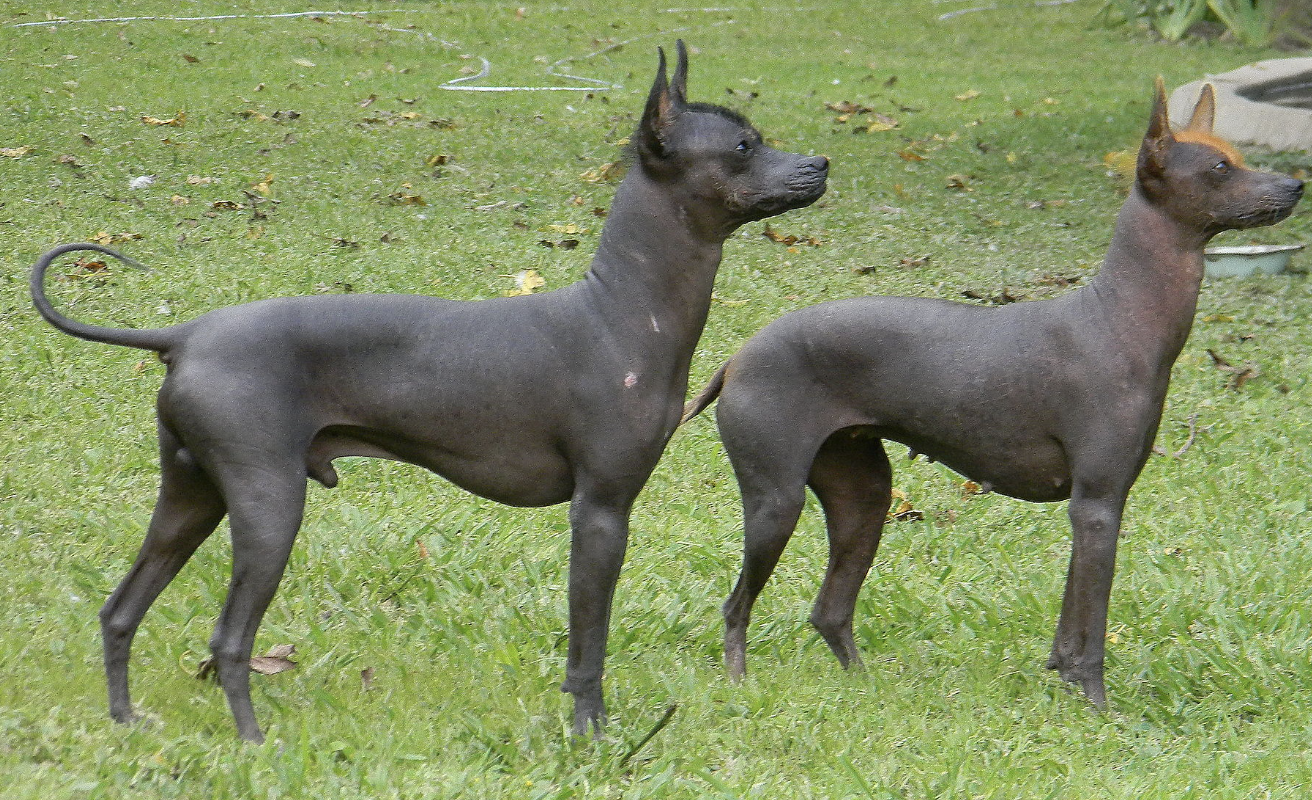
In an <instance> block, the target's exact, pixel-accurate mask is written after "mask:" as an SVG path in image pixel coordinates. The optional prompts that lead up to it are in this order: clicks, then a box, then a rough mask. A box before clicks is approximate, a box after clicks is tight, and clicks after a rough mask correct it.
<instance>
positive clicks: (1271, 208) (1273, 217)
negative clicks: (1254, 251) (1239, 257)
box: [1235, 179, 1303, 229]
mask: <svg viewBox="0 0 1312 800" xmlns="http://www.w3.org/2000/svg"><path fill="white" fill-rule="evenodd" d="M1302 197H1303V183H1302V181H1295V180H1292V179H1290V180H1289V181H1288V182H1287V184H1286V185H1282V186H1278V188H1277V189H1276V190H1275V191H1273V192H1271V193H1269V194H1267V195H1264V196H1263V197H1262V203H1261V204H1260V205H1259V206H1258V207H1257V208H1256V209H1254V210H1252V211H1249V212H1247V213H1245V214H1240V215H1238V216H1237V217H1236V218H1235V227H1237V228H1240V229H1242V228H1260V227H1262V226H1263V225H1274V224H1275V223H1277V222H1279V221H1281V220H1282V219H1284V218H1285V217H1288V216H1289V215H1290V214H1292V213H1294V206H1296V205H1298V201H1299V200H1300V199H1301V198H1302Z"/></svg>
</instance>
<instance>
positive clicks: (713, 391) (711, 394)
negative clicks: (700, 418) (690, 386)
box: [679, 361, 730, 425]
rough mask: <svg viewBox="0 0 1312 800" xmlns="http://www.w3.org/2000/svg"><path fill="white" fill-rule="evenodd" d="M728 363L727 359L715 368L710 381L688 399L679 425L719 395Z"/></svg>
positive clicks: (695, 414) (703, 409)
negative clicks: (694, 395) (722, 364)
mask: <svg viewBox="0 0 1312 800" xmlns="http://www.w3.org/2000/svg"><path fill="white" fill-rule="evenodd" d="M729 363H730V362H728V361H726V362H724V366H722V367H720V368H719V369H717V370H716V371H715V374H714V375H712V376H711V381H710V383H708V384H706V388H705V389H702V390H701V391H700V392H698V393H697V396H696V397H694V398H693V399H692V400H690V401H688V404H687V405H686V406H684V407H683V418H682V419H680V420H679V424H680V425H682V424H683V423H685V422H687V421H688V420H690V419H692V418H693V417H695V416H697V415H698V414H700V413H702V412H703V411H705V410H706V407H707V406H709V405H710V404H711V403H714V402H715V398H717V397H719V396H720V390H721V389H723V388H724V373H725V372H726V371H728V369H729Z"/></svg>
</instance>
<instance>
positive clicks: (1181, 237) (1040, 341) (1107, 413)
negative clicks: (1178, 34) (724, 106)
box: [684, 79, 1303, 707]
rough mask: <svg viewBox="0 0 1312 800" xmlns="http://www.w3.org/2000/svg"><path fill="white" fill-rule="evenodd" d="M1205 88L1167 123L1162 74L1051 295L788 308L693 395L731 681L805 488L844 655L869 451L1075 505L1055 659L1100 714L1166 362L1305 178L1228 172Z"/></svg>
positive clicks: (886, 496)
mask: <svg viewBox="0 0 1312 800" xmlns="http://www.w3.org/2000/svg"><path fill="white" fill-rule="evenodd" d="M1213 103H1214V101H1213V94H1212V90H1211V87H1210V86H1208V87H1207V88H1206V89H1204V91H1203V93H1202V96H1201V98H1200V99H1199V101H1198V105H1197V107H1196V108H1195V109H1194V114H1193V119H1192V120H1191V121H1190V122H1189V124H1188V126H1187V127H1186V128H1185V129H1184V130H1183V131H1181V132H1179V133H1174V134H1173V133H1172V132H1171V129H1170V127H1169V126H1168V124H1167V118H1166V97H1165V93H1164V90H1163V87H1162V84H1161V80H1160V79H1159V80H1158V84H1157V94H1156V102H1155V104H1154V106H1153V111H1152V119H1151V121H1150V123H1149V126H1148V132H1147V135H1146V136H1145V137H1144V140H1143V147H1142V149H1141V150H1140V152H1139V160H1138V166H1137V170H1136V180H1135V183H1134V187H1133V189H1132V190H1131V191H1130V196H1129V198H1128V199H1127V200H1126V201H1125V205H1124V206H1123V207H1122V208H1121V212H1120V216H1119V217H1118V218H1117V221H1116V229H1115V234H1114V235H1113V237H1112V242H1111V247H1110V248H1109V249H1108V251H1107V257H1106V259H1105V260H1104V261H1103V265H1102V269H1101V271H1100V272H1099V273H1098V275H1097V276H1096V277H1095V278H1093V280H1091V281H1090V282H1089V284H1088V285H1087V286H1085V287H1083V288H1081V289H1079V290H1077V291H1073V292H1070V293H1069V294H1066V295H1064V296H1062V297H1059V298H1055V299H1052V300H1043V301H1037V302H1030V303H1015V304H1012V305H1007V306H1004V307H1001V308H985V307H980V306H971V305H965V304H961V303H952V302H947V301H941V300H929V299H913V298H901V297H870V298H856V299H849V300H838V301H834V302H829V303H821V304H820V305H816V306H812V307H810V308H805V309H802V310H800V311H795V312H793V313H791V314H787V315H785V316H783V317H782V318H780V319H779V320H777V321H775V322H774V323H772V324H770V325H769V326H767V327H766V328H765V329H764V330H762V331H761V332H760V333H758V334H756V336H754V337H752V339H751V340H749V341H748V342H747V344H746V345H744V346H743V348H742V350H741V351H739V352H738V353H737V354H736V355H734V356H733V358H732V359H730V360H729V362H728V363H727V364H725V365H724V366H723V367H721V369H720V370H719V372H717V373H716V374H715V377H714V378H712V380H711V382H710V385H709V386H707V387H706V389H705V390H704V391H703V392H702V393H701V394H700V395H699V396H698V397H697V398H696V399H695V400H694V401H693V402H692V403H690V404H689V406H688V408H687V410H686V412H685V416H684V418H685V420H686V419H690V418H691V417H692V416H694V415H696V414H697V413H698V412H700V411H701V410H702V409H704V408H705V407H706V406H707V405H709V404H710V403H711V402H712V401H713V400H714V399H715V398H716V396H717V395H718V396H719V399H720V402H719V408H718V411H717V420H718V423H719V428H720V435H721V436H722V438H723V440H724V446H725V449H726V450H727V451H728V454H729V459H730V461H731V462H732V463H733V468H734V472H735V474H736V475H737V478H738V484H739V488H740V489H741V491H742V497H743V506H744V516H745V525H746V545H745V552H744V558H743V570H742V574H741V576H740V577H739V579H738V584H737V586H736V587H735V588H734V591H733V594H732V595H731V596H730V597H729V600H728V601H727V602H726V603H725V605H724V616H725V620H726V623H727V630H726V633H725V661H726V663H727V665H728V668H729V671H730V673H731V674H733V675H734V676H741V675H742V674H743V673H744V671H745V669H746V653H745V651H746V641H747V623H748V618H749V616H750V614H751V609H752V604H753V603H754V602H755V600H756V597H757V595H758V594H759V593H760V591H761V589H762V587H763V586H764V585H765V582H766V580H767V579H768V578H769V577H770V573H771V571H772V570H773V569H774V567H775V564H776V563H777V562H778V560H779V556H780V554H781V553H782V552H783V549H784V546H785V544H786V543H787V542H788V538H789V536H791V535H792V532H793V529H794V527H795V526H796V524H797V519H798V515H799V514H800V512H801V509H802V501H803V496H804V494H805V488H806V487H807V486H810V487H811V489H812V490H813V491H814V492H815V494H816V496H817V497H818V498H819V500H820V503H821V506H822V507H823V509H824V513H825V520H826V524H827V527H828V532H829V548H830V555H829V568H828V571H827V572H826V574H825V579H824V583H823V585H822V586H821V587H820V592H819V595H818V597H817V598H816V601H815V607H814V610H813V612H812V614H811V622H812V624H814V625H815V627H816V628H818V629H819V631H820V633H821V634H822V635H823V636H824V638H825V640H826V641H827V642H828V643H829V646H830V648H831V649H832V650H833V651H834V653H835V654H836V655H837V656H838V660H839V661H840V662H841V663H842V664H843V665H844V666H846V665H848V664H859V663H860V659H859V657H858V656H857V650H856V644H855V643H854V641H853V639H852V613H853V609H854V606H855V604H856V597H857V593H858V591H859V590H860V587H861V583H862V581H863V580H864V579H865V576H866V572H867V571H868V570H869V569H870V565H871V562H872V561H873V559H874V556H875V549H876V547H878V545H879V536H880V531H881V529H882V528H883V524H884V517H885V514H886V512H887V511H888V508H889V504H890V492H891V489H892V473H891V470H890V467H889V462H888V457H887V456H886V455H885V453H884V444H883V441H882V440H884V439H889V440H892V441H895V442H900V443H902V444H905V445H907V446H908V447H910V448H911V450H912V452H913V454H914V453H917V452H918V453H923V454H925V455H926V456H928V457H929V458H931V459H936V460H939V461H942V462H943V463H944V464H947V465H948V466H949V467H951V468H953V469H954V470H956V471H958V472H960V473H961V474H963V475H965V476H967V477H970V478H972V479H974V480H975V481H977V482H979V483H980V484H981V485H982V486H984V487H986V488H988V489H992V490H994V491H998V492H1002V493H1003V494H1007V495H1010V496H1012V497H1017V498H1020V499H1022V500H1030V501H1034V502H1046V501H1055V500H1065V499H1067V498H1069V499H1070V507H1069V514H1070V521H1071V527H1072V529H1073V531H1074V543H1073V548H1072V552H1071V560H1070V569H1069V571H1068V573H1067V579H1066V592H1065V596H1064V597H1063V599H1062V606H1061V617H1060V620H1059V621H1058V623H1057V635H1056V640H1055V641H1054V643H1053V646H1052V655H1051V657H1050V658H1049V660H1048V666H1049V667H1051V668H1053V669H1056V670H1058V671H1059V672H1060V674H1061V676H1062V677H1063V678H1065V679H1066V680H1068V681H1073V682H1078V683H1080V684H1081V686H1082V687H1083V689H1084V692H1085V694H1086V695H1087V696H1088V698H1089V700H1091V701H1092V702H1093V703H1094V704H1095V705H1097V706H1099V707H1101V706H1103V705H1104V704H1105V702H1106V691H1105V687H1104V684H1103V645H1104V635H1105V630H1106V625H1107V602H1108V597H1109V595H1110V592H1111V586H1112V572H1113V570H1114V568H1115V558H1116V540H1117V536H1118V532H1119V529H1120V525H1121V512H1122V510H1123V508H1124V506H1125V500H1126V496H1127V495H1128V494H1129V491H1130V487H1131V486H1132V485H1133V484H1134V481H1135V478H1137V477H1138V475H1139V470H1140V469H1141V468H1142V467H1143V465H1144V461H1145V460H1146V459H1147V457H1148V453H1149V450H1150V448H1151V447H1152V443H1153V437H1154V436H1155V435H1156V433H1157V425H1158V422H1159V421H1160V419H1161V414H1162V403H1163V400H1164V398H1165V397H1166V388H1167V383H1168V382H1169V380H1170V376H1171V365H1172V364H1173V363H1174V362H1175V359H1176V357H1177V356H1178V355H1179V354H1180V349H1181V348H1182V347H1183V346H1184V342H1185V339H1186V338H1187V337H1188V336H1189V328H1190V326H1191V325H1192V324H1193V319H1194V309H1195V305H1196V303H1197V299H1198V289H1199V283H1200V282H1201V280H1202V276H1203V245H1204V244H1206V243H1207V241H1208V240H1209V239H1210V238H1211V237H1212V236H1213V235H1215V234H1217V233H1219V232H1220V231H1223V230H1227V229H1231V228H1251V227H1255V226H1259V225H1270V224H1272V223H1274V222H1277V221H1279V220H1281V219H1284V218H1285V217H1286V216H1288V215H1289V214H1290V212H1291V211H1292V209H1293V207H1294V204H1295V203H1297V202H1298V199H1299V197H1300V196H1301V195H1302V192H1303V184H1302V182H1301V181H1297V180H1294V179H1293V178H1288V177H1285V176H1282V175H1273V174H1268V173H1263V172H1256V171H1253V170H1250V169H1247V168H1245V167H1244V166H1243V162H1242V160H1241V159H1240V157H1239V154H1238V153H1236V152H1235V150H1234V148H1232V147H1231V146H1230V145H1228V144H1227V143H1225V142H1224V141H1221V140H1220V139H1217V138H1216V137H1215V136H1213V135H1212V134H1211V129H1212V118H1213V115H1214V105H1213Z"/></svg>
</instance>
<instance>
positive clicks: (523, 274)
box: [506, 269, 547, 297]
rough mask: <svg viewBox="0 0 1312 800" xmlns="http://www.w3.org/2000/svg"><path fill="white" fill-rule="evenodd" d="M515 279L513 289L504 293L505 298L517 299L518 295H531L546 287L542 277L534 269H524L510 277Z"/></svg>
mask: <svg viewBox="0 0 1312 800" xmlns="http://www.w3.org/2000/svg"><path fill="white" fill-rule="evenodd" d="M509 277H512V278H514V279H515V288H514V289H511V290H509V291H507V292H506V297H517V296H519V295H525V294H533V292H534V291H536V290H537V289H541V288H542V287H543V286H546V285H547V282H546V281H545V280H543V278H542V276H541V275H539V274H538V271H537V270H535V269H526V270H521V271H520V272H516V273H515V274H514V275H511V276H509Z"/></svg>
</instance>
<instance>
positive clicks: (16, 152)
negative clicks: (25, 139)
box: [0, 145, 32, 158]
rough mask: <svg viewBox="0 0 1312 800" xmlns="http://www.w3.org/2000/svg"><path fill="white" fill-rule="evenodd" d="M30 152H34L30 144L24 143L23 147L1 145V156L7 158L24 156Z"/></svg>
mask: <svg viewBox="0 0 1312 800" xmlns="http://www.w3.org/2000/svg"><path fill="white" fill-rule="evenodd" d="M30 152H32V148H31V147H30V146H28V145H23V146H22V147H0V156H4V157H5V158H22V157H23V156H25V155H27V154H28V153H30Z"/></svg>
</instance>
